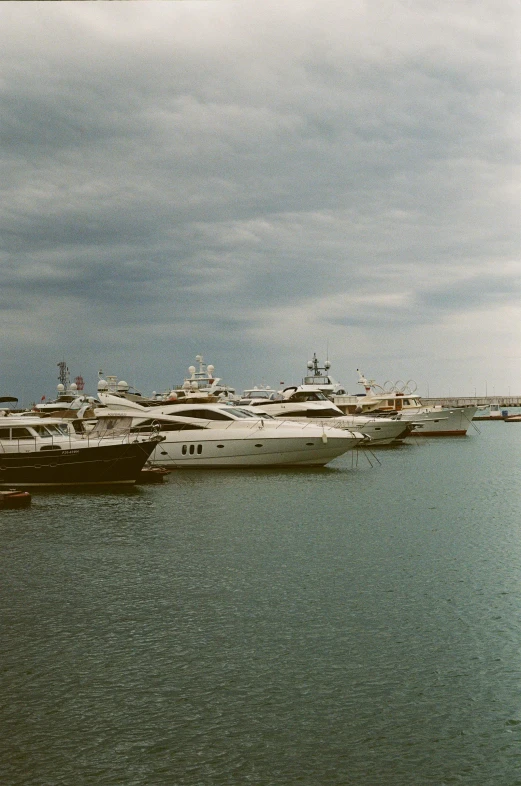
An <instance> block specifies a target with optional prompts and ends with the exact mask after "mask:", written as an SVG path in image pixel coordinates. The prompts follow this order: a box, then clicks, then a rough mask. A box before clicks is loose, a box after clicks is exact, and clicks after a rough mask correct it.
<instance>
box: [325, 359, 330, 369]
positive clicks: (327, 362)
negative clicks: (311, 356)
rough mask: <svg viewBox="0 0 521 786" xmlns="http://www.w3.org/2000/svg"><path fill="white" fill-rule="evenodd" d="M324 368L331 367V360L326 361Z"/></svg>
mask: <svg viewBox="0 0 521 786" xmlns="http://www.w3.org/2000/svg"><path fill="white" fill-rule="evenodd" d="M324 368H331V363H330V362H329V360H326V362H325V363H324Z"/></svg>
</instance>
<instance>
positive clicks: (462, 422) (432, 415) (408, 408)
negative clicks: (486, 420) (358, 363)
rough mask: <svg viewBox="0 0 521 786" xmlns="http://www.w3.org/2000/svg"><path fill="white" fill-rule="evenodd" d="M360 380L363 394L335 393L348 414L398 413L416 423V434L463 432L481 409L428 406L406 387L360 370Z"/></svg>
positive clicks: (426, 435) (338, 402) (454, 434)
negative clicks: (387, 384)
mask: <svg viewBox="0 0 521 786" xmlns="http://www.w3.org/2000/svg"><path fill="white" fill-rule="evenodd" d="M358 374H359V379H358V382H359V383H360V384H361V385H363V386H364V391H365V392H364V394H362V395H357V396H340V395H339V396H334V397H333V402H334V403H335V404H336V405H337V406H338V407H339V409H341V410H342V411H343V412H346V413H349V414H356V413H361V414H370V413H374V414H383V415H388V414H389V413H394V414H398V415H399V417H400V419H401V420H404V421H408V422H411V423H413V424H414V428H413V434H416V435H420V436H425V437H435V436H464V435H466V433H467V431H468V429H469V426H470V424H471V422H472V418H473V417H474V415H475V414H476V412H477V411H478V407H477V406H473V405H471V406H464V407H450V408H449V407H442V406H441V405H429V406H426V405H424V404H423V403H422V400H421V397H420V396H418V395H416V394H414V393H407V392H406V391H405V390H389V391H386V390H384V389H383V388H379V386H377V385H376V383H375V382H374V380H368V379H366V377H365V376H364V375H363V374H362V373H361V372H360V371H359V372H358Z"/></svg>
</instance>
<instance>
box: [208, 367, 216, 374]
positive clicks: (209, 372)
mask: <svg viewBox="0 0 521 786" xmlns="http://www.w3.org/2000/svg"><path fill="white" fill-rule="evenodd" d="M206 368H207V369H208V374H209V376H212V374H213V370H214V368H215V366H207V367H206Z"/></svg>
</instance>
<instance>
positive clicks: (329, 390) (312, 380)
mask: <svg viewBox="0 0 521 786" xmlns="http://www.w3.org/2000/svg"><path fill="white" fill-rule="evenodd" d="M330 368H331V363H330V362H329V360H326V361H325V363H324V365H323V366H320V365H319V361H318V358H317V355H316V352H314V353H313V358H312V360H308V363H307V369H308V373H307V374H306V375H305V376H304V377H303V379H302V383H301V384H300V385H292V386H289V387H287V388H284V390H285V391H295V390H304V391H306V390H319V391H320V392H321V393H324V394H325V395H326V396H328V397H332V396H335V395H338V396H343V395H345V394H346V390H345V388H344V386H343V385H341V384H340V382H337V381H336V379H333V377H332V376H331V374H330V373H329V369H330Z"/></svg>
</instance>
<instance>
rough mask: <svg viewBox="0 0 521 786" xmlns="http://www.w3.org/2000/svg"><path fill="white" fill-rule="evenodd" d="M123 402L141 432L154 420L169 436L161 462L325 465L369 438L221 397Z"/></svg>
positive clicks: (158, 455)
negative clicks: (146, 403)
mask: <svg viewBox="0 0 521 786" xmlns="http://www.w3.org/2000/svg"><path fill="white" fill-rule="evenodd" d="M108 405H109V407H114V406H116V404H114V403H112V402H109V403H108ZM123 405H124V407H125V409H124V410H123V409H122V410H121V412H122V413H123V412H125V413H126V414H132V416H133V418H134V422H133V428H134V429H137V431H138V433H139V432H140V431H141V429H143V428H145V429H150V428H151V427H153V426H154V425H155V426H156V427H157V429H158V431H159V434H160V435H161V436H162V437H165V439H164V440H163V441H162V442H161V444H160V445H158V446H157V448H156V450H155V451H154V453H153V454H152V456H151V458H150V461H151V463H152V464H153V465H156V466H165V467H178V468H181V467H192V468H193V467H253V466H265V467H270V466H271V467H274V466H323V465H325V464H327V463H329V462H330V461H332V459H334V458H336V457H337V456H340V455H342V454H343V453H346V452H347V451H349V450H353V449H354V448H356V447H357V446H358V445H360V444H361V443H362V442H364V440H365V439H366V437H365V436H364V435H363V434H362V433H360V432H358V431H356V432H355V431H347V430H342V429H339V428H334V427H332V426H329V425H319V424H313V423H297V422H291V421H290V422H288V421H283V420H280V419H274V418H272V417H270V416H269V415H266V414H264V413H263V414H258V415H257V414H256V413H254V412H251V411H248V410H247V409H245V408H242V407H236V406H230V405H227V404H222V403H221V404H201V403H199V404H197V403H193V404H172V403H170V404H168V403H164V404H163V406H162V407H154V408H153V409H151V408H147V407H141V406H140V405H139V404H138V403H137V402H130V401H126V402H123Z"/></svg>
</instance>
